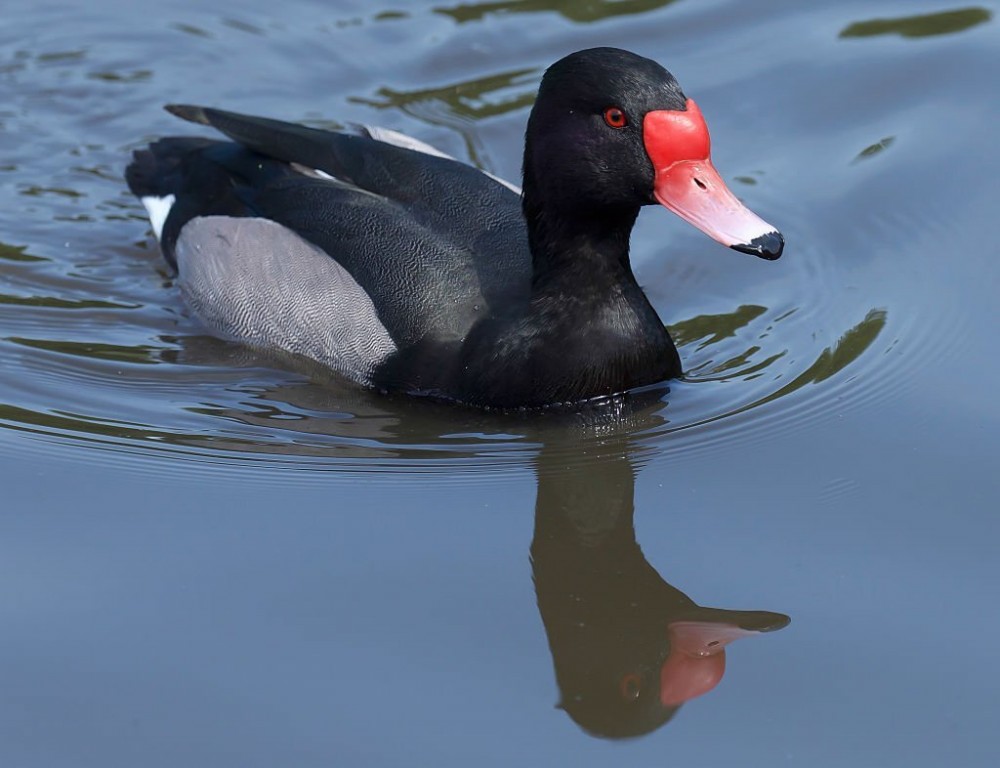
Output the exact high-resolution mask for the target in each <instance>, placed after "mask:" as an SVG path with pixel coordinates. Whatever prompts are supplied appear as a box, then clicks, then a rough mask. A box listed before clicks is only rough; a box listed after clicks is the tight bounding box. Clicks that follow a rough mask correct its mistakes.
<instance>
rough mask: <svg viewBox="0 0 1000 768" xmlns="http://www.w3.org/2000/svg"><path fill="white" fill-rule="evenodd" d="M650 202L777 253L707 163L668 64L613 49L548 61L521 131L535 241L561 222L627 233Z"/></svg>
mask: <svg viewBox="0 0 1000 768" xmlns="http://www.w3.org/2000/svg"><path fill="white" fill-rule="evenodd" d="M657 202H658V203H660V204H661V205H663V206H664V207H666V208H668V209H669V210H671V211H673V212H674V213H676V214H677V215H678V216H680V217H681V218H683V219H684V220H685V221H687V222H689V223H690V224H693V225H694V226H695V227H697V228H698V229H700V230H702V231H703V232H705V233H706V234H707V235H709V236H710V237H712V238H714V239H715V240H717V241H719V242H720V243H723V244H724V245H728V246H729V247H731V248H735V249H736V250H738V251H743V252H745V253H752V254H755V255H757V256H761V257H762V258H766V259H776V258H778V257H779V256H780V255H781V251H782V248H783V246H784V241H783V239H782V237H781V234H780V233H779V232H778V231H777V230H776V229H775V228H774V227H773V226H771V225H770V224H768V223H767V222H765V221H763V220H761V219H760V218H758V217H757V216H756V215H755V214H753V213H752V212H751V211H749V210H748V209H747V208H745V207H744V206H743V204H742V203H741V202H740V201H739V200H737V198H736V197H735V195H733V193H732V192H730V191H729V189H728V188H727V187H726V184H725V182H724V181H723V180H722V177H721V176H720V175H719V173H718V171H716V170H715V167H714V166H713V165H712V160H711V141H710V138H709V134H708V127H707V125H706V124H705V121H704V119H703V117H702V115H701V110H700V109H699V108H698V105H697V104H695V102H694V101H693V100H691V99H689V98H687V97H686V96H685V95H684V92H683V91H681V88H680V86H679V85H678V84H677V81H676V80H675V79H674V77H673V75H671V74H670V73H669V72H668V71H667V70H666V69H664V68H663V67H662V66H660V65H659V64H657V63H656V62H655V61H652V60H650V59H646V58H643V57H642V56H637V55H636V54H634V53H629V52H628V51H622V50H619V49H617V48H591V49H589V50H585V51H578V52H577V53H573V54H570V55H569V56H567V57H565V58H563V59H560V60H559V61H557V62H556V63H555V64H553V65H552V66H551V67H549V69H548V70H547V71H546V73H545V75H544V77H543V78H542V82H541V86H540V87H539V90H538V99H537V100H536V101H535V106H534V108H533V109H532V110H531V116H530V117H529V118H528V129H527V134H526V136H525V148H524V211H525V215H526V216H527V219H528V227H529V236H530V237H531V239H532V247H533V249H534V250H535V251H536V252H537V251H538V250H539V247H538V246H539V244H544V243H546V242H550V241H553V240H556V239H559V237H560V236H559V234H558V231H559V230H561V229H573V230H576V231H583V230H587V229H588V228H590V229H591V230H593V229H594V228H595V226H597V225H600V226H597V228H598V230H599V231H598V232H597V236H598V237H604V238H607V234H608V233H612V232H613V233H614V239H616V240H617V241H619V243H621V241H623V240H624V241H627V238H628V232H629V231H630V230H631V227H632V223H634V221H635V216H636V215H637V214H638V211H639V207H640V206H643V205H647V204H650V203H657ZM594 222H597V224H595V223H594ZM563 239H565V236H563ZM592 239H593V238H592ZM620 249H621V250H627V242H626V244H625V245H623V246H621V245H620ZM550 250H551V248H550Z"/></svg>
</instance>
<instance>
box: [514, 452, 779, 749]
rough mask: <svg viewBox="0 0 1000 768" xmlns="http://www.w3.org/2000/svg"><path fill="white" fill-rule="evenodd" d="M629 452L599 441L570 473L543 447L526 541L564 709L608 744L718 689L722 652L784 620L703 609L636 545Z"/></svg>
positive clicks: (561, 459) (652, 727) (639, 731)
mask: <svg viewBox="0 0 1000 768" xmlns="http://www.w3.org/2000/svg"><path fill="white" fill-rule="evenodd" d="M628 444H629V440H628V438H623V437H620V436H619V437H617V438H610V439H606V440H604V441H602V442H601V444H600V446H599V447H597V448H596V449H595V450H593V451H592V452H591V456H590V461H589V462H587V463H586V464H583V465H577V466H570V467H567V465H566V461H565V452H564V451H557V450H553V449H552V448H551V447H550V446H546V447H543V448H542V450H541V451H540V453H539V456H538V460H537V477H538V497H537V501H536V504H535V532H534V538H533V539H532V542H531V563H532V573H533V575H534V581H535V592H536V594H537V596H538V610H539V612H540V613H541V616H542V621H543V622H544V624H545V632H546V635H547V636H548V641H549V648H550V650H551V652H552V661H553V664H554V666H555V674H556V681H557V684H558V686H559V692H560V700H559V708H560V709H562V710H564V711H565V712H566V714H567V715H568V716H569V717H571V718H572V719H573V720H574V721H575V722H576V723H577V724H578V725H580V726H581V727H582V728H583V729H585V730H586V731H587V732H588V733H591V734H593V735H595V736H602V737H607V738H625V737H633V736H641V735H643V734H647V733H649V732H651V731H653V730H655V729H657V728H659V727H661V726H663V725H664V724H666V723H667V722H669V721H670V720H671V718H673V716H674V715H675V714H676V712H677V710H678V709H679V708H680V707H681V706H682V705H683V703H684V702H686V701H688V700H690V699H692V698H694V697H696V696H700V695H703V694H705V693H708V692H709V691H710V690H712V689H713V688H715V686H716V685H718V684H719V682H720V681H721V679H722V675H723V673H724V672H725V668H726V651H725V646H726V645H727V644H728V643H730V642H732V641H733V640H736V639H738V638H740V637H746V636H750V635H754V634H758V633H760V632H770V631H773V630H776V629H781V628H782V627H784V626H785V625H787V624H788V622H789V618H788V616H785V615H783V614H780V613H773V612H769V611H735V610H720V609H715V608H704V607H701V606H698V605H697V604H696V603H695V602H694V601H693V600H692V599H691V598H689V597H688V596H687V595H686V594H684V592H682V591H681V590H680V589H678V588H676V587H675V586H673V585H672V584H669V583H667V582H666V581H665V580H664V579H663V578H662V577H661V576H660V574H659V573H657V571H656V569H655V568H653V566H652V565H650V563H649V562H648V561H647V560H646V558H645V556H644V555H643V553H642V549H641V548H640V546H639V544H638V542H637V541H636V537H635V526H634V523H633V515H634V512H635V509H634V504H633V498H634V489H635V475H634V473H635V468H634V466H633V464H632V461H631V460H630V455H629V448H628Z"/></svg>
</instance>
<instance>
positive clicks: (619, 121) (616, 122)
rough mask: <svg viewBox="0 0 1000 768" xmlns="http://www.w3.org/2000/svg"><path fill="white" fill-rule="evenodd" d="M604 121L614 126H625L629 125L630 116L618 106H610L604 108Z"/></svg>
mask: <svg viewBox="0 0 1000 768" xmlns="http://www.w3.org/2000/svg"><path fill="white" fill-rule="evenodd" d="M604 122H606V123H607V124H608V125H610V126H611V127H612V128H624V127H625V126H626V125H628V118H627V117H625V113H624V112H622V111H621V109H619V108H618V107H608V108H607V109H606V110H604Z"/></svg>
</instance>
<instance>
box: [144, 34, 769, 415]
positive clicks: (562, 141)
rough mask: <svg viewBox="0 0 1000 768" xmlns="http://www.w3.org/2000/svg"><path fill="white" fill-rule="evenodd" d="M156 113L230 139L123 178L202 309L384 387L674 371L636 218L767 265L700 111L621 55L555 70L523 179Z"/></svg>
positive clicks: (386, 144)
mask: <svg viewBox="0 0 1000 768" xmlns="http://www.w3.org/2000/svg"><path fill="white" fill-rule="evenodd" d="M167 110H168V111H170V112H172V113H173V114H175V115H177V116H179V117H181V118H184V119H186V120H189V121H191V122H195V123H201V124H204V125H208V126H211V127H213V128H215V129H216V130H218V131H219V132H221V133H222V134H224V135H225V136H226V137H227V138H228V139H230V141H222V140H212V139H206V138H194V137H173V138H165V139H160V140H159V141H157V142H155V143H153V144H151V145H150V146H149V147H148V148H147V149H142V150H139V151H137V152H135V155H134V158H133V161H132V163H131V164H130V165H129V167H128V168H127V170H126V179H127V181H128V185H129V187H130V189H131V190H132V192H133V193H134V194H136V195H137V196H138V197H139V198H140V199H141V201H142V203H143V204H144V206H145V208H146V209H147V211H148V213H149V216H150V221H151V224H152V227H153V231H154V234H155V235H156V237H157V239H158V240H159V243H160V248H161V250H162V252H163V255H164V257H165V258H166V260H167V261H168V262H169V263H170V265H171V266H172V267H174V268H175V269H176V270H177V274H178V283H179V285H180V288H181V291H182V293H183V294H184V296H185V299H186V300H187V302H188V304H189V305H190V306H191V308H192V310H193V311H194V313H195V314H196V315H197V316H198V317H199V318H200V319H201V321H202V322H203V323H204V324H205V325H206V326H207V327H208V328H210V329H211V330H212V331H213V332H214V333H216V334H218V335H220V336H222V337H224V338H228V339H232V340H236V341H240V342H243V343H246V344H250V345H254V346H259V347H266V348H276V349H282V350H285V351H287V352H292V353H295V354H299V355H304V356H306V357H308V358H312V359H313V360H315V361H318V362H320V363H322V364H324V365H326V366H329V367H330V368H332V369H334V370H336V371H338V372H339V373H340V374H342V375H343V376H345V377H347V378H349V379H352V380H354V381H356V382H358V383H359V384H362V385H364V386H367V387H372V388H376V389H379V390H383V391H396V392H405V393H408V394H413V395H423V396H429V397H434V398H438V399H444V400H449V401H454V402H459V403H465V404H469V405H475V406H483V407H492V408H501V409H509V408H534V407H541V406H551V405H556V404H574V403H580V402H582V401H587V400H593V399H595V398H605V397H609V396H613V395H616V394H619V393H622V392H625V391H627V390H629V389H632V388H636V387H641V386H644V385H648V384H654V383H658V382H662V381H665V380H667V379H671V378H675V377H677V376H679V375H680V374H681V370H682V369H681V362H680V358H679V356H678V354H677V350H676V348H675V346H674V344H673V342H672V341H671V339H670V335H669V334H668V332H667V330H666V328H665V327H664V325H663V322H662V321H661V320H660V318H659V317H658V316H657V313H656V311H655V310H654V309H653V307H652V305H651V304H650V303H649V300H648V299H647V298H646V296H645V294H644V293H643V291H642V289H641V288H640V287H639V284H638V283H637V282H636V279H635V277H634V275H633V274H632V268H631V265H630V262H629V236H630V233H631V230H632V227H633V225H634V223H635V220H636V217H637V216H638V214H639V209H640V208H641V207H642V206H644V205H650V204H654V203H659V204H661V205H663V206H665V207H666V208H668V209H670V210H671V211H673V212H674V213H676V214H678V215H680V216H681V217H682V218H684V219H685V220H687V221H688V222H690V223H691V224H693V225H694V226H696V227H697V228H698V229H700V230H702V231H703V232H705V233H706V234H708V235H710V236H711V237H713V238H714V239H716V240H718V241H719V242H721V243H722V244H723V245H727V246H729V247H731V248H735V249H736V250H738V251H743V252H745V253H749V254H753V255H756V256H759V257H762V258H765V259H777V258H778V257H779V256H780V255H781V251H782V248H783V246H784V241H783V239H782V236H781V235H780V234H779V233H778V231H777V230H776V229H775V228H774V227H772V226H771V225H770V224H767V223H766V222H764V221H763V220H761V219H760V218H758V217H757V216H756V215H754V214H753V213H751V212H750V211H749V210H747V209H746V208H745V207H744V206H743V205H742V204H741V203H740V202H739V201H738V200H737V199H736V197H735V196H734V195H733V194H732V193H731V192H730V191H729V190H728V189H727V187H726V185H725V183H724V182H723V180H722V178H721V177H720V176H719V174H718V172H717V171H716V170H715V169H714V167H713V166H712V163H711V158H710V152H709V149H710V146H709V134H708V129H707V127H706V125H705V121H704V119H703V117H702V115H701V112H700V110H699V109H698V106H697V105H696V104H695V102H694V101H693V100H691V99H689V98H687V97H686V96H685V95H684V93H683V91H682V90H681V88H680V86H679V85H678V83H677V81H676V80H675V79H674V77H673V76H672V75H671V74H670V73H669V72H668V71H667V70H666V69H664V68H663V67H662V66H660V65H659V64H658V63H656V62H655V61H652V60H650V59H647V58H644V57H641V56H638V55H636V54H634V53H630V52H628V51H623V50H619V49H614V48H592V49H589V50H584V51H579V52H576V53H573V54H570V55H568V56H566V57H565V58H563V59H561V60H559V61H558V62H556V63H555V64H553V65H552V66H551V67H549V68H548V70H546V72H545V74H544V76H543V78H542V81H541V85H540V87H539V90H538V98H537V100H536V101H535V104H534V107H533V108H532V110H531V114H530V116H529V118H528V125H527V130H526V134H525V149H524V166H523V190H518V189H517V188H516V187H514V186H513V185H511V184H508V183H506V182H504V181H502V180H499V179H497V178H495V177H493V176H491V175H489V174H487V173H484V172H482V171H480V170H478V169H476V168H473V167H472V166H469V165H466V164H464V163H462V162H459V161H457V160H455V159H453V158H450V157H447V156H445V155H442V154H441V153H440V152H437V151H436V150H434V149H433V148H431V147H428V146H427V145H425V144H423V143H421V142H417V141H415V140H412V139H407V138H406V137H403V136H402V135H401V134H397V133H395V132H392V131H385V130H380V129H374V128H368V129H364V128H363V129H360V130H359V131H358V132H357V133H339V132H332V131H325V130H319V129H315V128H308V127H305V126H302V125H297V124H293V123H286V122H280V121H277V120H271V119H267V118H263V117H251V116H248V115H241V114H236V113H233V112H226V111H223V110H219V109H211V108H206V107H196V106H186V105H171V106H168V107H167Z"/></svg>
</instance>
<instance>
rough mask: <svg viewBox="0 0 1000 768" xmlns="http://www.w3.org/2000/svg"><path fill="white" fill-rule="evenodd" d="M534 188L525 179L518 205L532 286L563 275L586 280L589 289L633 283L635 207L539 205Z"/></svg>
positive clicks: (536, 286)
mask: <svg viewBox="0 0 1000 768" xmlns="http://www.w3.org/2000/svg"><path fill="white" fill-rule="evenodd" d="M526 181H527V180H526ZM533 191H534V190H533V189H531V185H530V184H528V183H526V184H525V191H524V198H523V203H522V207H523V210H524V216H525V219H526V221H527V225H528V244H529V246H530V248H531V256H532V274H533V281H532V282H533V286H534V288H535V289H536V290H538V289H540V288H542V287H544V286H546V285H549V284H551V282H552V281H557V282H563V281H565V280H571V281H574V282H576V281H579V282H581V283H585V284H586V285H587V286H588V287H589V288H590V289H591V290H593V289H600V288H603V287H608V286H610V285H615V286H619V287H621V286H622V284H623V283H624V284H634V283H635V278H634V277H633V275H632V266H631V264H630V262H629V238H630V236H631V234H632V227H633V226H634V225H635V220H636V217H637V216H638V215H639V209H638V208H637V207H636V208H630V207H626V208H610V209H609V208H594V209H588V208H579V207H567V206H561V205H553V204H551V203H549V204H546V205H542V204H541V203H539V201H538V199H537V196H535V195H533V194H532V193H533Z"/></svg>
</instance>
